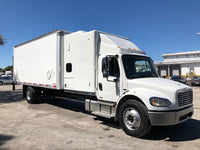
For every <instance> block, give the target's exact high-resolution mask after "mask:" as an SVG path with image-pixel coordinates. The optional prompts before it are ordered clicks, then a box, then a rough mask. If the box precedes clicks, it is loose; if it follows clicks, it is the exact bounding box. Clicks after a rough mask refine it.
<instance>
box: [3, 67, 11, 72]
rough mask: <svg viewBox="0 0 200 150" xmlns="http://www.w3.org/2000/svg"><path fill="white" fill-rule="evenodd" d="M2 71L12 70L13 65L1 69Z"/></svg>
mask: <svg viewBox="0 0 200 150" xmlns="http://www.w3.org/2000/svg"><path fill="white" fill-rule="evenodd" d="M3 70H4V71H12V72H13V66H7V67H6V68H4V69H3Z"/></svg>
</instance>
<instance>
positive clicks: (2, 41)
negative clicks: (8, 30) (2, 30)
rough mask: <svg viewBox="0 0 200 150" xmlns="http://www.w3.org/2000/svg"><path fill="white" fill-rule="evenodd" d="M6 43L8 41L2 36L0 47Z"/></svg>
mask: <svg viewBox="0 0 200 150" xmlns="http://www.w3.org/2000/svg"><path fill="white" fill-rule="evenodd" d="M5 43H6V39H4V38H3V36H2V35H1V34H0V45H4V44H5Z"/></svg>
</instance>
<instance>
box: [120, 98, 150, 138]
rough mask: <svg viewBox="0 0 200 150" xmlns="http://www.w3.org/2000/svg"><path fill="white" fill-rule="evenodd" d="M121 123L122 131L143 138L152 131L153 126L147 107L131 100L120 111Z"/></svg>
mask: <svg viewBox="0 0 200 150" xmlns="http://www.w3.org/2000/svg"><path fill="white" fill-rule="evenodd" d="M119 123H120V126H121V127H122V129H123V130H124V131H125V132H126V133H127V134H128V135H131V136H134V137H142V136H145V135H146V134H147V133H148V132H149V131H150V130H151V124H150V121H149V117H148V112H147V109H146V107H145V106H144V105H143V104H142V103H140V102H138V101H136V100H132V99H129V100H127V101H126V102H124V103H123V104H122V105H121V107H120V109H119Z"/></svg>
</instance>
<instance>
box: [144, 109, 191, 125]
mask: <svg viewBox="0 0 200 150" xmlns="http://www.w3.org/2000/svg"><path fill="white" fill-rule="evenodd" d="M193 112H194V109H193V106H190V107H187V108H183V109H180V110H174V111H162V112H161V111H149V112H148V113H149V119H150V122H151V125H153V126H168V125H176V124H179V123H181V122H184V121H186V120H188V119H189V118H191V116H192V115H193Z"/></svg>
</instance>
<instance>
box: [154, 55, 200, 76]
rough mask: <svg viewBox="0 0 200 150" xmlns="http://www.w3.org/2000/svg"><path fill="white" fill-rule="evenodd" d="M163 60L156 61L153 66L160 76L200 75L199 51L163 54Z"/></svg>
mask: <svg viewBox="0 0 200 150" xmlns="http://www.w3.org/2000/svg"><path fill="white" fill-rule="evenodd" d="M162 57H163V58H164V61H156V62H155V66H156V68H157V72H158V74H159V75H160V76H161V77H172V76H174V75H176V76H182V77H189V76H200V51H190V52H181V53H171V54H163V55H162Z"/></svg>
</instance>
